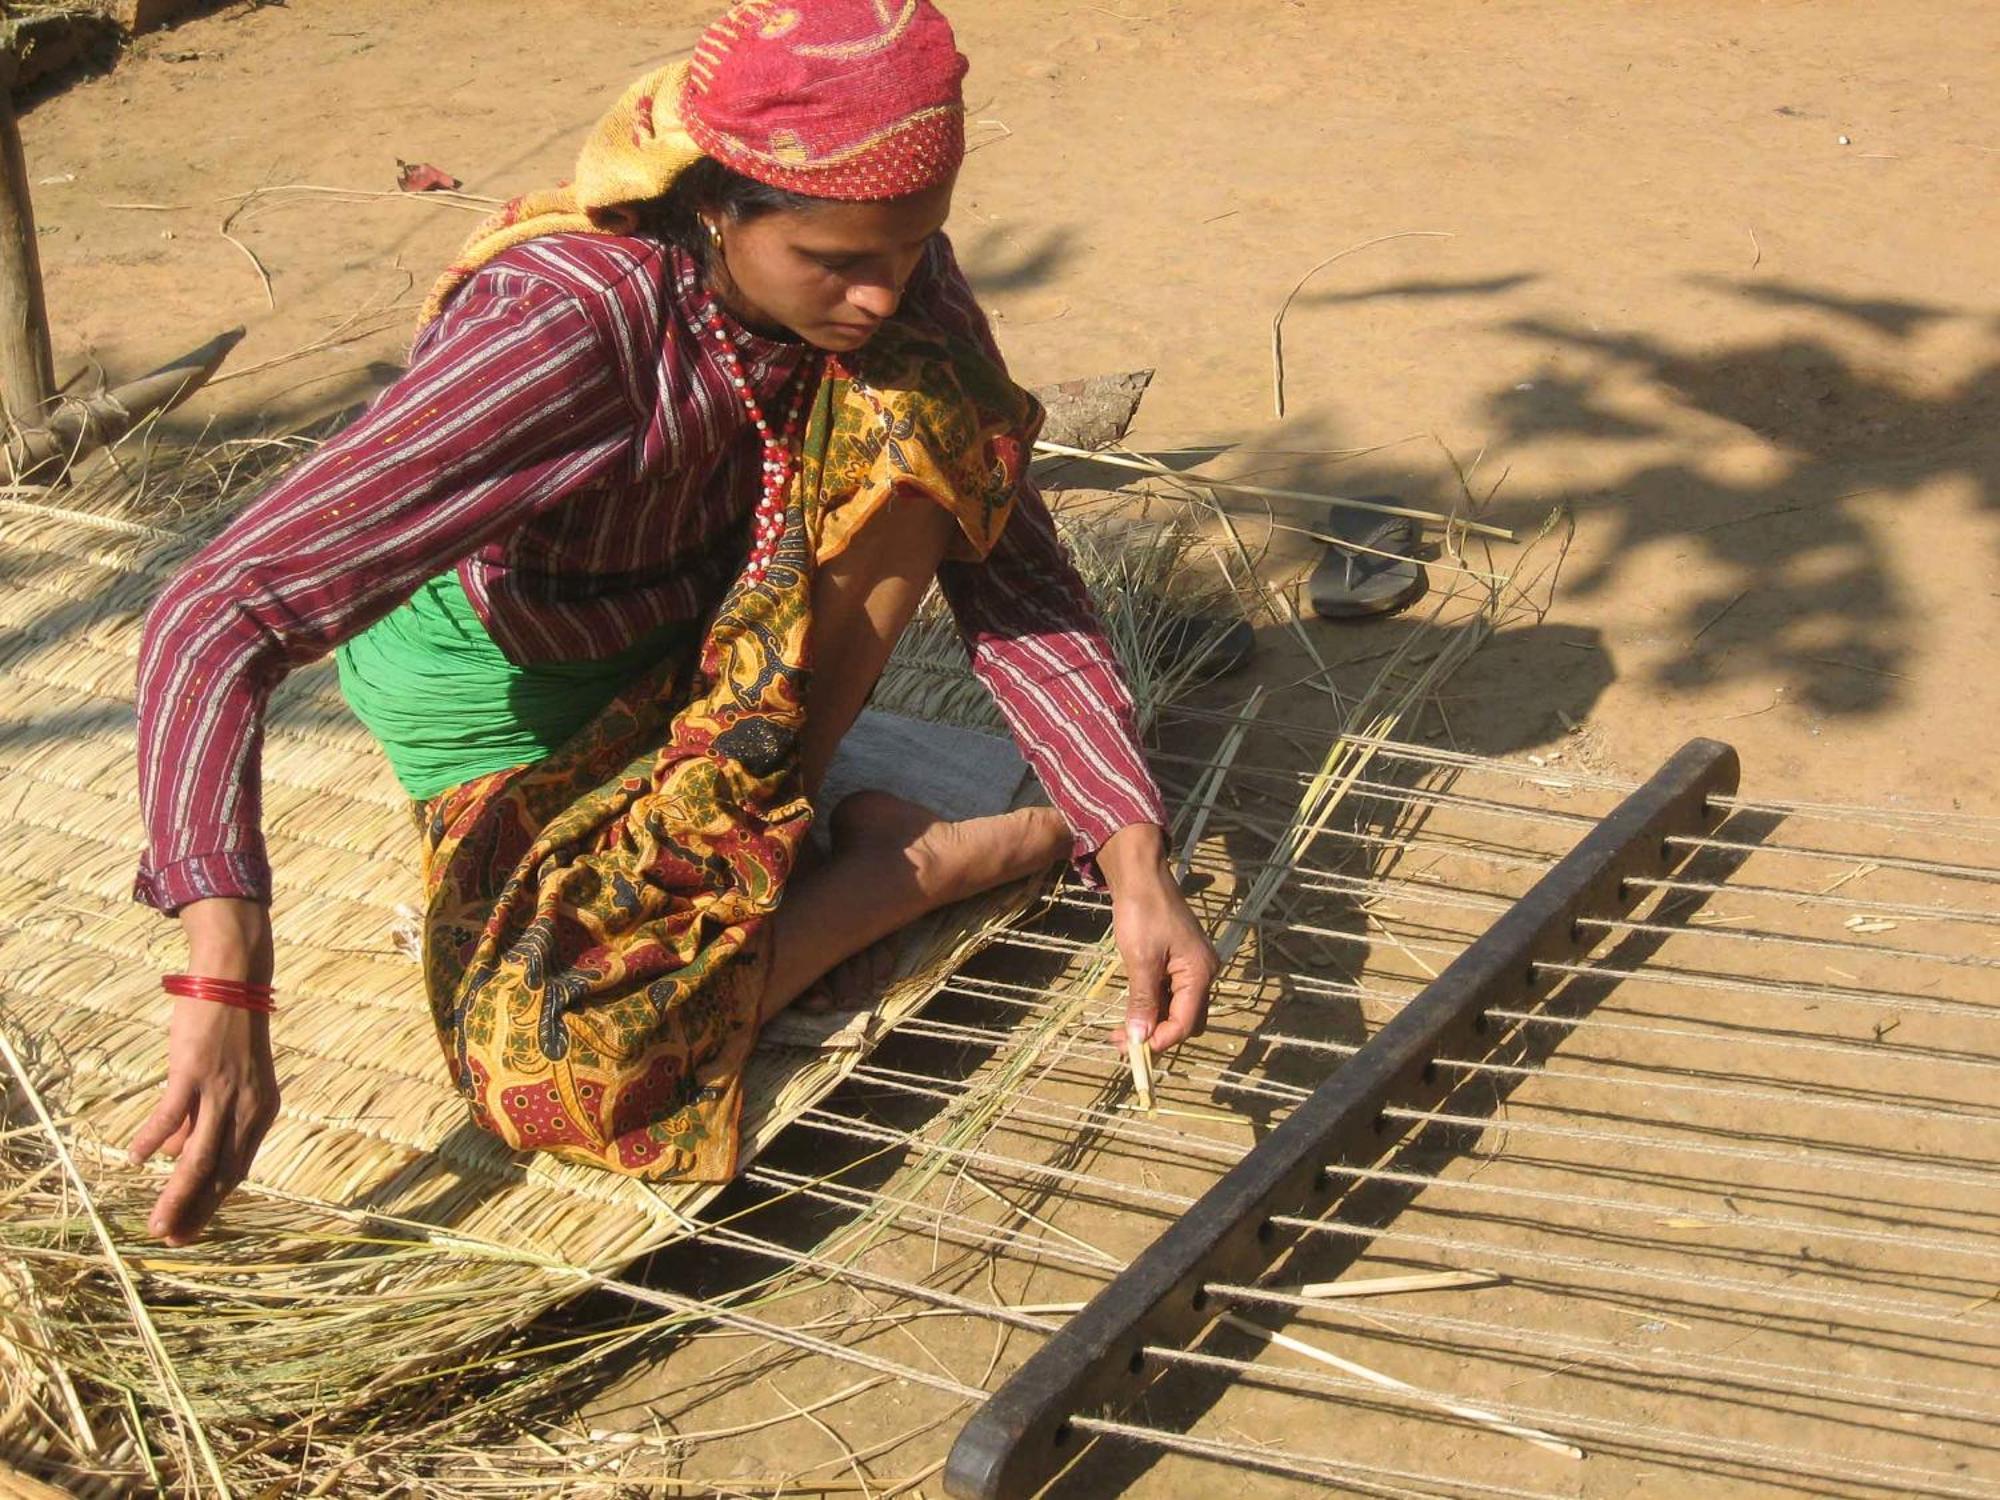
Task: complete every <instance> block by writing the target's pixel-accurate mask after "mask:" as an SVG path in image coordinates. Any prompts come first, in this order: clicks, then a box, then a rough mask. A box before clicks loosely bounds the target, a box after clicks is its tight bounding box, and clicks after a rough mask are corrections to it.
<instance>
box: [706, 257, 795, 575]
mask: <svg viewBox="0 0 2000 1500" xmlns="http://www.w3.org/2000/svg"><path fill="white" fill-rule="evenodd" d="M701 314H702V319H703V321H704V322H705V323H706V324H707V325H708V331H709V333H710V334H711V335H712V336H713V338H714V340H715V357H716V359H717V360H718V361H719V362H720V363H721V365H722V370H723V373H724V374H725V375H727V376H728V377H729V383H730V385H732V386H734V387H735V389H736V395H737V397H738V399H740V400H741V401H742V402H743V409H744V410H745V411H746V412H748V413H749V414H750V421H751V424H752V425H753V426H755V427H756V429H757V433H758V436H759V437H760V438H762V440H763V444H764V466H763V483H764V491H763V494H762V496H761V497H760V498H759V499H758V501H757V508H756V510H755V511H754V512H753V513H752V516H751V522H750V561H749V563H748V564H747V565H746V567H745V569H744V571H745V573H746V575H747V576H748V577H749V578H750V580H751V581H752V582H755V581H757V580H759V579H761V578H762V577H763V576H764V573H765V571H766V570H767V569H768V568H769V567H770V566H771V559H772V558H773V557H774V556H775V555H776V553H777V550H778V539H779V538H780V537H782V536H783V535H784V534H785V506H786V503H787V501H788V500H789V499H790V496H791V491H792V476H793V474H794V473H795V472H796V470H797V468H798V450H799V438H800V435H801V433H802V431H803V429H804V426H805V410H806V403H807V401H809V400H810V399H811V397H812V393H813V392H814V391H816V390H817V389H818V388H819V377H820V372H821V370H822V368H823V366H824V363H825V361H824V359H823V358H822V357H820V356H819V355H817V354H808V355H807V356H806V357H805V358H804V359H803V360H801V361H800V363H799V368H798V369H797V370H796V371H795V372H794V373H793V375H792V377H791V379H790V380H789V381H787V382H786V385H785V390H788V391H789V392H790V393H791V400H790V401H789V402H788V403H787V406H786V411H785V422H784V426H783V427H782V428H779V429H777V430H775V431H774V430H773V428H772V426H771V422H770V419H769V418H768V417H766V416H765V415H764V408H763V407H762V405H761V404H759V402H758V400H757V392H756V390H755V388H754V387H752V385H751V384H750V377H749V375H748V374H747V373H745V371H744V369H743V360H742V357H741V356H740V355H739V354H738V353H737V352H736V336H735V335H734V334H733V333H732V332H731V331H730V327H729V323H728V321H727V320H726V319H725V318H724V317H723V315H722V308H721V306H720V305H719V304H718V303H717V302H716V300H715V297H714V296H713V295H712V294H711V293H709V292H707V291H704V292H703V293H702V300H701ZM779 394H780V395H783V394H784V392H783V391H781V392H780V393H779Z"/></svg>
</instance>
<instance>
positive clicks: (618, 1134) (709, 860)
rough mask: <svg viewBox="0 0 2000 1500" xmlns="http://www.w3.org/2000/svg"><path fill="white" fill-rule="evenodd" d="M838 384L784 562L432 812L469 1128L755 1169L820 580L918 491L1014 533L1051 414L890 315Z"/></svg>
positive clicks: (622, 1168) (661, 1163) (987, 540)
mask: <svg viewBox="0 0 2000 1500" xmlns="http://www.w3.org/2000/svg"><path fill="white" fill-rule="evenodd" d="M850 363H851V364H857V365H858V370H856V372H855V378H852V379H850V378H846V377H844V376H834V375H829V376H828V378H826V379H825V380H823V381H822V382H821V384H820V389H819V393H818V396H817V399H816V401H815V403H814V409H813V414H812V417H811V420H810V422H809V424H808V427H807V431H806V436H805V440H804V444H803V447H804V452H803V453H802V455H801V459H800V463H799V472H798V478H797V480H796V481H795V482H794V485H793V488H792V494H791V500H790V504H789V505H788V507H787V510H786V516H785V528H784V534H783V537H782V539H781V541H780V543H779V546H778V549H777V554H776V557H775V559H774V560H773V561H772V563H771V565H770V567H769V569H768V570H767V571H766V573H765V574H764V576H763V577H762V578H761V579H760V580H756V581H752V580H751V579H749V578H747V577H745V578H739V579H738V580H737V582H736V583H735V585H734V586H733V587H732V588H731V589H730V590H729V592H728V594H727V595H726V596H725V597H724V599H723V601H722V604H721V605H720V607H719V608H718V610H717V612H716V615H715V617H714V619H713V621H712V622H711V623H710V626H709V629H708V632H707V635H706V637H705V638H703V639H702V640H701V641H700V642H699V645H698V647H696V648H694V649H691V650H689V651H687V652H684V653H681V654H680V655H679V656H677V657H676V659H673V660H669V661H664V662H662V663H660V664H659V666H658V667H657V668H656V669H655V670H654V671H653V672H652V673H651V674H649V675H648V676H647V677H646V678H645V679H644V680H643V681H641V682H638V683H635V684H633V686H632V687H631V688H630V689H629V690H627V691H626V692H625V693H623V694H621V695H620V696H619V697H618V698H617V699H615V700H614V701H613V702H612V703H611V705H610V706H609V707H607V708H606V709H605V710H604V711H603V713H601V714H600V715H599V716H598V717H597V718H596V719H595V720H593V721H592V722H591V723H590V724H589V725H588V726H586V727H585V728H584V729H583V730H582V731H581V732H580V733H578V734H577V735H576V736H575V738H574V739H572V740H571V741H570V742H569V743H568V744H567V745H565V746H564V747H563V748H562V749H561V750H560V751H558V752H557V753H556V754H555V755H553V756H551V757H550V758H549V759H547V760H545V761H542V762H540V763H538V764H536V765H532V766H526V767H521V768H517V769H514V770H510V771H500V772H495V773H493V774H492V775H488V776H482V777H479V778H477V779H475V780H473V781H470V782H467V783H465V784H464V785H462V786H458V787H455V788H453V789H452V790H451V791H448V792H445V793H443V794H442V795H440V796H438V797H436V798H433V799H432V800H431V801H430V802H428V803H426V804H424V806H423V807H422V809H421V814H422V822H423V825H424V843H425V859H424V877H425V887H426V892H427V896H428V910H427V914H426V922H425V942H424V977H425V985H426V988H427V990H428V992H429V995H430V1001H431V1009H432V1014H433V1018H434V1019H435V1021H436V1023H437V1029H438V1038H439V1041H440V1042H441V1043H442V1045H443V1047H444V1052H445V1057H446V1060H447V1063H448V1064H449V1066H450V1069H451V1075H452V1079H453V1081H454V1083H455V1084H456V1085H457V1087H458V1090H459V1092H460V1093H461V1094H462V1095H464V1097H465V1098H466V1100H467V1101H468V1103H469V1104H470V1105H471V1109H472V1116H473V1118H474V1120H475V1121H477V1122H478V1124H479V1125H481V1126H482V1127H484V1128H485V1129H487V1130H489V1131H491V1132H492V1133H493V1134H495V1135H497V1136H499V1137H500V1139H502V1140H503V1141H505V1142H506V1143H507V1144H508V1145H510V1146H512V1147H515V1148H516V1149H522V1150H542V1151H550V1152H553V1153H555V1154H556V1155H558V1156H561V1157H564V1158H566V1159H569V1160H573V1161H582V1162H589V1163H591V1164H593V1165H597V1166H602V1167H606V1168H609V1169H610V1170H612V1171H616V1172H624V1173H629V1174H633V1175H638V1176H644V1177H649V1178H654V1179H674V1180H685V1181H720V1180H723V1179H725V1178H727V1177H729V1176H731V1175H732V1174H733V1173H734V1171H735V1167H736V1153H737V1137H738V1120H739V1116H740V1114H741V1110H742V1101H743V1072H744V1067H745V1064H746V1062H747V1061H748V1058H749V1054H750V1050H751V1048H752V1047H753V1046H754V1044H755V1042H756V1035H757V1026H758V1012H759V1004H760V998H761V995H762V992H763V988H764V979H765V975H766V972H767V970H768V967H769V962H768V958H769V956H768V951H767V950H768V932H769V918H770V916H771V913H772V912H773V911H774V910H775V909H776V907H777V905H778V900H779V898H780V896H781V895H782V894H783V892H784V888H785V881H786V878H787V877H788V876H789V875H790V873H791V871H792V869H793V866H794V863H795V861H796V860H797V858H798V854H799V850H800V846H801V845H802V843H803V842H804V840H805V836H806V832H807V830H808V828H809V827H810V824H811V818H812V812H811V809H810V807H809V806H808V804H807V802H806V800H805V797H804V794H803V791H802V787H801V781H800V775H799V766H798V746H799V732H800V729H801V727H802V725H803V723H804V717H805V705H806V694H807V686H808V683H809V681H810V677H811V670H812V661H811V641H812V630H811V626H812V587H813V573H814V568H815V566H816V565H817V564H818V563H822V562H825V561H826V560H828V559H829V558H831V557H833V556H834V555H835V554H837V553H838V552H839V551H840V550H841V549H842V548H843V547H844V546H845V544H846V542H847V541H848V539H849V538H851V537H852V536H853V535H854V533H855V532H856V530H857V529H858V528H859V527H861V526H863V525H865V524H867V523H868V521H869V518H870V517H871V515H873V514H874V513H875V512H876V511H877V510H878V509H879V508H880V507H881V505H882V504H883V503H884V502H885V501H886V500H887V499H888V498H889V497H890V496H891V495H892V494H893V493H895V492H896V490H897V489H899V488H908V489H914V490H917V491H920V492H922V493H924V494H926V495H928V496H929V497H930V498H931V499H933V500H935V501H936V502H937V503H938V504H940V505H943V506H945V507H946V508H947V509H948V510H950V511H951V512H952V513H953V514H954V515H955V516H956V518H957V520H958V522H959V526H960V530H961V533H962V535H960V536H959V537H957V538H956V539H955V542H954V550H953V555H954V556H961V557H971V558H978V557H984V556H985V555H986V553H987V551H988V550H989V549H990V548H991V547H992V545H993V543H994V541H995V540H997V539H998V537H999V535H1000V531H1001V528H1002V527H1003V526H1004V525H1005V524H1006V520H1007V516H1008V514H1009V511H1010V509H1011V506H1012V500H1013V495H1014V492H1015V489H1016V487H1017V486H1018V484H1019V482H1020V479H1021V471H1022V467H1023V465H1024V464H1025V462H1026V460H1027V456H1028V454H1029V451H1030V447H1031V444H1032V440H1033V436H1034V432H1035V429H1036V427H1037V425H1038V424H1039V421H1040V412H1039V409H1038V408H1037V406H1036V404H1035V402H1034V400H1033V398H1032V397H1030V396H1028V395H1027V394H1026V393H1025V392H1023V391H1021V390H1020V389H1019V388H1018V387H1016V386H1015V385H1013V384H1012V382H1010V381H1008V380H1007V379H1006V377H1005V376H1004V375H1003V374H1001V373H1000V372H999V371H998V370H996V369H995V368H994V367H993V365H992V364H991V363H990V362H989V361H988V360H986V359H985V358H984V357H983V355H981V354H980V353H979V352H978V351H977V350H975V349H973V348H971V347H970V346H969V345H966V344H964V343H962V342H960V341H957V340H953V339H950V338H949V337H948V336H946V335H943V334H941V333H937V332H935V331H933V330H930V329H924V328H913V327H909V326H905V325H902V324H892V325H890V327H888V328H886V329H885V330H884V331H883V332H882V333H881V334H879V335H878V336H877V337H876V339H875V340H874V341H872V342H871V343H870V344H869V346H868V347H867V349H866V350H865V351H863V353H862V354H861V355H860V356H859V358H858V359H855V360H850Z"/></svg>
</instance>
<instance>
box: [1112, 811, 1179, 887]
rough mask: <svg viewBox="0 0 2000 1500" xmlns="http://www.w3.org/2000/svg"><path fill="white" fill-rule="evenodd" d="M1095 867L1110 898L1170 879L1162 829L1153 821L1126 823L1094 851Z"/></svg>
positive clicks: (1167, 881)
mask: <svg viewBox="0 0 2000 1500" xmlns="http://www.w3.org/2000/svg"><path fill="white" fill-rule="evenodd" d="M1097 868H1098V870H1099V872H1100V873H1102V875H1103V876H1104V883H1105V884H1106V885H1108V886H1110V887H1111V894H1112V896H1113V898H1116V897H1117V896H1119V895H1121V894H1123V893H1126V892H1131V891H1137V890H1140V889H1143V888H1144V887H1146V886H1147V885H1149V884H1155V883H1160V882H1166V883H1171V881H1172V874H1171V872H1170V871H1169V869H1168V867H1167V834H1166V830H1165V829H1163V828H1161V827H1160V826H1159V824H1157V823H1128V824H1127V825H1126V826H1125V827H1123V828H1121V829H1119V830H1118V831H1117V832H1116V833H1114V834H1112V835H1111V837H1110V838H1108V839H1106V840H1105V841H1104V845H1103V847H1102V848H1100V849H1099V850H1098V851H1097Z"/></svg>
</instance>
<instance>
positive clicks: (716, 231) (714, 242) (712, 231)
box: [702, 219, 722, 255]
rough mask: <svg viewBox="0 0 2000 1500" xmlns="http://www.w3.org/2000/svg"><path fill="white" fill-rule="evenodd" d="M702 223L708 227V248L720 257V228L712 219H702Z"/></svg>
mask: <svg viewBox="0 0 2000 1500" xmlns="http://www.w3.org/2000/svg"><path fill="white" fill-rule="evenodd" d="M702 223H703V224H705V225H706V226H707V227H708V243H709V248H710V249H712V250H714V251H715V253H716V254H718V255H720V254H721V253H722V230H721V228H720V226H718V225H717V224H716V222H715V220H713V219H703V220H702Z"/></svg>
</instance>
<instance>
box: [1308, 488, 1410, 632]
mask: <svg viewBox="0 0 2000 1500" xmlns="http://www.w3.org/2000/svg"><path fill="white" fill-rule="evenodd" d="M1368 498H1369V499H1370V500H1373V501H1374V502H1375V503H1377V504H1380V505H1394V504H1397V503H1398V502H1397V501H1396V499H1395V498H1394V497H1393V496H1384V495H1371V496H1369V497H1368ZM1321 535H1323V536H1327V537H1331V538H1334V539H1335V540H1331V541H1329V542H1328V543H1327V547H1326V555H1325V556H1324V557H1322V558H1321V559H1320V561H1319V566H1318V567H1316V568H1314V569H1313V571H1312V577H1310V578H1309V579H1307V580H1306V598H1307V599H1308V600H1309V601H1310V602H1311V604H1312V610H1313V613H1314V614H1315V615H1317V616H1319V617H1320V618H1321V619H1322V620H1357V619H1366V618H1370V617H1373V616H1376V615H1389V614H1394V613H1395V612H1396V611H1397V610H1399V609H1407V608H1409V606H1410V605H1412V604H1414V603H1416V602H1417V600H1419V599H1421V598H1423V596H1424V591H1425V590H1426V589H1428V588H1429V587H1430V579H1429V576H1428V575H1427V574H1426V572H1425V570H1424V565H1423V563H1422V562H1421V561H1420V560H1419V559H1420V558H1421V557H1422V555H1423V554H1422V546H1423V537H1422V535H1421V533H1420V532H1419V531H1418V529H1417V523H1416V522H1415V521H1412V520H1409V519H1407V518H1406V517H1403V516H1382V515H1377V514H1375V513H1374V512H1373V511H1365V510H1349V509H1348V508H1347V507H1346V506H1344V505H1336V506H1332V507H1329V510H1328V515H1327V519H1326V524H1325V528H1324V530H1323V531H1322V532H1321ZM1385 553H1386V554H1388V555H1387V556H1384V555H1383V554H1385Z"/></svg>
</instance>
